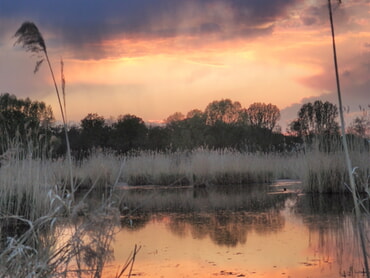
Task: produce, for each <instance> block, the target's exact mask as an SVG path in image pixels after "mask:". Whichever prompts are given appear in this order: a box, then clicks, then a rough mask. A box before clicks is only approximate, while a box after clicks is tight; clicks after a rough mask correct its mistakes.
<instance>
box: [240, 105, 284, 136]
mask: <svg viewBox="0 0 370 278" xmlns="http://www.w3.org/2000/svg"><path fill="white" fill-rule="evenodd" d="M247 112H248V117H249V121H250V124H251V125H252V126H254V127H259V128H267V129H269V130H273V129H274V127H275V126H276V124H277V121H278V120H279V119H280V110H279V108H278V107H277V106H276V105H273V104H271V103H269V104H265V103H260V102H256V103H253V104H251V105H250V106H249V107H248V110H247Z"/></svg>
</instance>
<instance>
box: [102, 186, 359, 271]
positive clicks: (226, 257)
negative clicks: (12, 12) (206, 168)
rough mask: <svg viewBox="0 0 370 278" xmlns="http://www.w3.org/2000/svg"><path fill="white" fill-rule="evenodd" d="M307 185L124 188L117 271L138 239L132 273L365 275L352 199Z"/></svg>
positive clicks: (116, 245)
mask: <svg viewBox="0 0 370 278" xmlns="http://www.w3.org/2000/svg"><path fill="white" fill-rule="evenodd" d="M298 187H299V184H297V183H294V182H289V181H281V182H279V183H277V184H275V185H272V186H255V187H248V189H245V188H244V189H243V188H240V187H239V188H233V187H228V188H226V189H225V188H216V189H212V190H210V189H206V188H200V189H192V188H188V189H186V188H178V189H168V188H166V189H153V188H136V189H135V188H134V189H129V190H128V189H123V191H124V196H125V197H124V198H125V202H124V205H125V209H126V211H127V212H128V214H127V215H126V216H124V217H123V218H122V220H121V228H120V230H119V232H118V233H117V234H116V236H115V241H114V246H113V249H114V260H113V261H111V262H109V263H108V264H107V265H106V267H105V274H104V277H115V274H116V272H117V269H118V267H119V265H122V264H123V263H124V262H125V261H126V259H127V257H128V256H129V253H130V252H131V251H132V249H133V246H134V244H137V245H138V246H141V250H140V252H139V253H138V254H137V257H136V261H135V264H134V268H133V271H132V275H131V276H132V277H158V278H159V277H266V278H267V277H292V278H293V277H294V278H299V277H364V276H363V273H362V271H363V266H362V261H361V259H360V256H359V254H360V253H359V252H358V246H357V240H356V236H355V234H356V233H354V229H353V221H352V219H353V215H352V203H351V199H350V198H349V197H348V198H347V197H344V196H337V195H330V196H325V195H324V196H316V195H305V194H300V193H299V192H298V191H297V190H296V188H298Z"/></svg>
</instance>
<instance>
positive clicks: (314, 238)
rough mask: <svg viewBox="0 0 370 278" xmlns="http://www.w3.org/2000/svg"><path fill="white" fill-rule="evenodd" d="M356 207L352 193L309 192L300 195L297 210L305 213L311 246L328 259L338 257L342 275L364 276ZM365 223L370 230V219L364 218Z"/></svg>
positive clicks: (301, 213)
mask: <svg viewBox="0 0 370 278" xmlns="http://www.w3.org/2000/svg"><path fill="white" fill-rule="evenodd" d="M366 205H367V206H368V204H366ZM353 207H354V205H353V199H352V196H350V195H344V194H334V195H325V194H320V195H310V194H307V195H303V196H300V197H299V198H298V201H297V203H296V205H295V207H294V212H295V213H296V214H298V215H300V216H301V217H302V220H303V224H304V225H306V226H307V228H308V230H309V235H310V236H309V242H308V243H309V246H310V247H311V248H313V249H314V250H316V251H318V252H319V253H320V254H322V256H324V257H326V258H328V260H332V259H333V258H335V261H337V263H338V265H339V267H340V271H341V275H342V276H344V275H347V276H351V277H363V273H360V272H361V271H362V270H363V258H362V257H361V250H360V246H359V245H358V243H359V240H358V238H357V232H356V230H355V228H354V227H355V226H354V217H353ZM363 223H364V229H365V231H370V225H369V224H370V223H369V219H365V218H364V222H363ZM369 247H370V246H368V248H369ZM356 275H357V276H356Z"/></svg>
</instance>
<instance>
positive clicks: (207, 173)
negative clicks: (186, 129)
mask: <svg viewBox="0 0 370 278" xmlns="http://www.w3.org/2000/svg"><path fill="white" fill-rule="evenodd" d="M292 160H294V161H295V160H297V157H293V156H280V155H277V154H248V153H240V152H237V151H234V150H220V151H214V150H204V149H198V150H195V151H193V152H186V153H181V152H179V153H172V154H167V153H153V152H142V153H140V155H138V156H135V157H128V158H127V162H126V165H125V168H124V171H123V175H122V180H123V181H125V182H127V183H128V184H130V185H144V184H145V185H147V184H152V185H199V184H210V185H211V184H214V185H229V184H250V183H266V182H272V181H273V180H274V179H276V178H288V177H289V178H298V177H299V176H298V175H297V174H295V173H296V171H295V170H294V169H295V168H299V164H297V163H294V161H293V163H290V164H291V166H292V167H290V168H289V167H288V165H287V163H289V162H291V161H292ZM282 161H284V163H282ZM301 165H302V163H301Z"/></svg>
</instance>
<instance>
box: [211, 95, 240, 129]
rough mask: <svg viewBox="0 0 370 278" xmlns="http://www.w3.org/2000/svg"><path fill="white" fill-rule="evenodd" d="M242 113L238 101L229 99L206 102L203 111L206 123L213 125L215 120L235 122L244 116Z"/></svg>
mask: <svg viewBox="0 0 370 278" xmlns="http://www.w3.org/2000/svg"><path fill="white" fill-rule="evenodd" d="M243 113H245V111H244V110H243V109H242V106H241V104H240V102H238V101H235V102H232V101H231V100H230V99H222V100H219V101H218V100H215V101H213V102H211V103H210V104H208V106H207V107H206V109H205V111H204V114H205V115H206V123H207V124H208V125H214V124H215V123H216V122H224V123H237V122H239V121H240V120H241V119H244V118H245V115H243Z"/></svg>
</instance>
